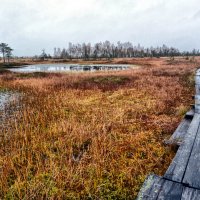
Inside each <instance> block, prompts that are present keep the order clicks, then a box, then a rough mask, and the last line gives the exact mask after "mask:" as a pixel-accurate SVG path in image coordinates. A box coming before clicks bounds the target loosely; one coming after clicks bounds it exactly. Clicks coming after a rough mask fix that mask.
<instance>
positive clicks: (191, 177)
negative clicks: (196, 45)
mask: <svg viewBox="0 0 200 200" xmlns="http://www.w3.org/2000/svg"><path fill="white" fill-rule="evenodd" d="M195 89H196V95H195V105H194V107H193V108H192V109H191V110H190V111H189V112H187V113H186V115H185V117H184V119H183V120H182V122H181V123H180V125H179V126H178V128H177V129H176V131H175V132H174V134H173V135H172V136H171V138H170V139H169V140H168V141H166V143H167V144H172V143H173V144H177V145H178V146H179V148H178V151H177V153H176V155H175V157H174V159H173V161H172V162H171V164H170V166H169V168H168V169H167V171H166V173H165V174H164V176H163V177H159V176H157V175H149V176H148V177H147V179H146V180H145V182H144V184H143V186H142V188H141V190H140V192H139V194H138V197H137V200H161V199H162V200H164V199H167V200H200V70H197V72H196V76H195Z"/></svg>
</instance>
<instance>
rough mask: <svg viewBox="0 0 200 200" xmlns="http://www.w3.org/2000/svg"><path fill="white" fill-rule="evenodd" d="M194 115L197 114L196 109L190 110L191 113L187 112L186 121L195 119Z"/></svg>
mask: <svg viewBox="0 0 200 200" xmlns="http://www.w3.org/2000/svg"><path fill="white" fill-rule="evenodd" d="M194 113H195V111H194V109H191V110H189V111H188V112H186V114H185V119H193V117H194Z"/></svg>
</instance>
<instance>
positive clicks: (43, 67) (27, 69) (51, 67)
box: [10, 64, 129, 73]
mask: <svg viewBox="0 0 200 200" xmlns="http://www.w3.org/2000/svg"><path fill="white" fill-rule="evenodd" d="M126 69H129V66H128V65H78V64H73V65H72V64H38V65H28V66H23V67H19V68H12V69H10V70H11V71H13V72H22V73H31V72H70V71H82V72H84V71H102V70H126Z"/></svg>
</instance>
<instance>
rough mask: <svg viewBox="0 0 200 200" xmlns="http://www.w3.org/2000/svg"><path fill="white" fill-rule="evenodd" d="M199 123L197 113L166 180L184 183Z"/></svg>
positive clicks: (199, 119)
mask: <svg viewBox="0 0 200 200" xmlns="http://www.w3.org/2000/svg"><path fill="white" fill-rule="evenodd" d="M199 122H200V114H197V113H195V115H194V118H193V120H192V122H191V124H190V126H189V128H188V131H187V134H186V136H185V140H184V142H183V143H182V144H181V145H180V147H179V149H178V151H177V153H176V155H175V157H174V159H173V161H172V163H171V165H170V166H169V168H168V169H167V171H166V173H165V175H164V177H165V178H166V179H168V180H173V181H176V182H182V180H183V176H184V173H185V170H186V166H187V163H188V161H189V157H190V154H191V151H192V148H193V145H194V140H195V137H196V134H197V131H198V128H199Z"/></svg>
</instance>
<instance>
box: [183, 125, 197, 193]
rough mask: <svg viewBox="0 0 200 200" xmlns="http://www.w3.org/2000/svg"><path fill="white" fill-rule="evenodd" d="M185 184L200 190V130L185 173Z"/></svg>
mask: <svg viewBox="0 0 200 200" xmlns="http://www.w3.org/2000/svg"><path fill="white" fill-rule="evenodd" d="M183 183H185V184H187V185H189V186H191V187H195V188H198V189H200V128H199V129H198V132H197V136H196V139H195V142H194V147H193V149H192V153H191V156H190V159H189V162H188V165H187V168H186V171H185V175H184V178H183Z"/></svg>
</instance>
